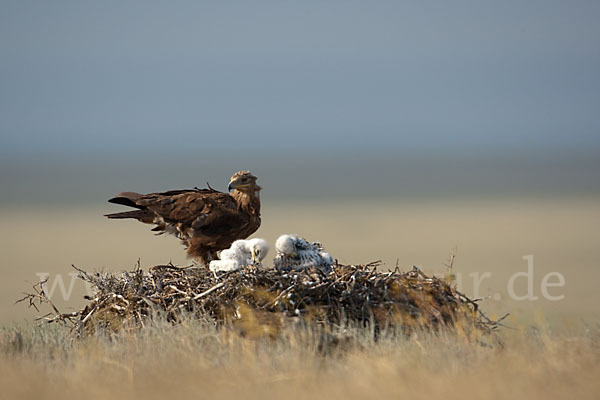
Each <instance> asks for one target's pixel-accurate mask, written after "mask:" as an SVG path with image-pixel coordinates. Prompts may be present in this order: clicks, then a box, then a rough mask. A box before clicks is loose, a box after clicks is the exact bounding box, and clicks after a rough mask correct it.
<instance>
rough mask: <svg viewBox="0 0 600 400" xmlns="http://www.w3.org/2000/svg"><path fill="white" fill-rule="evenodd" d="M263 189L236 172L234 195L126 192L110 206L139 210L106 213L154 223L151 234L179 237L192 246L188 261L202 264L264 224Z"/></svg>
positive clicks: (198, 191)
mask: <svg viewBox="0 0 600 400" xmlns="http://www.w3.org/2000/svg"><path fill="white" fill-rule="evenodd" d="M260 190H261V187H260V186H258V185H257V184H256V176H254V175H252V174H251V173H250V171H239V172H236V173H235V174H233V176H232V177H231V180H230V182H229V192H230V193H222V192H219V191H216V190H214V189H212V188H210V186H209V189H198V188H196V189H190V190H172V191H168V192H164V193H150V194H140V193H134V192H123V193H119V194H117V195H116V196H115V197H113V198H112V199H110V200H108V202H109V203H114V204H121V205H124V206H129V207H134V208H137V210H135V211H126V212H120V213H115V214H107V215H106V217H108V218H111V219H122V218H133V219H137V220H138V221H140V222H143V223H145V224H155V225H156V227H154V228H153V229H152V230H153V231H155V232H159V234H163V233H165V232H168V233H170V234H173V235H175V236H177V237H178V238H179V239H181V241H182V242H183V243H184V244H185V245H186V247H187V254H188V256H189V257H194V258H196V259H197V260H198V261H200V262H201V263H203V264H208V263H209V262H210V260H213V259H216V258H217V251H219V250H223V249H226V248H228V247H229V246H230V245H231V244H232V243H233V242H234V241H236V240H238V239H245V238H247V237H248V236H250V235H251V234H252V233H254V232H256V230H257V229H258V228H259V226H260V196H259V192H260Z"/></svg>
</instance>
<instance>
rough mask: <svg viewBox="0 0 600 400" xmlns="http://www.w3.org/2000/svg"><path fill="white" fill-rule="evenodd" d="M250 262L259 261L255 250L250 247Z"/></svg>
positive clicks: (256, 262) (255, 262)
mask: <svg viewBox="0 0 600 400" xmlns="http://www.w3.org/2000/svg"><path fill="white" fill-rule="evenodd" d="M252 262H253V263H254V264H258V263H259V262H260V260H259V259H258V256H257V255H256V250H254V249H252Z"/></svg>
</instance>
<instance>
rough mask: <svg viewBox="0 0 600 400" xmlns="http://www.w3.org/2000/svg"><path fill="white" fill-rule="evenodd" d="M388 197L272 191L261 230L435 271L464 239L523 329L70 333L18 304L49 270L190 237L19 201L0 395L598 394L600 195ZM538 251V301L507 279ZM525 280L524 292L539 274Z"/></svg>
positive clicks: (4, 292) (465, 261)
mask: <svg viewBox="0 0 600 400" xmlns="http://www.w3.org/2000/svg"><path fill="white" fill-rule="evenodd" d="M379 204H380V207H379V208H377V209H372V208H370V209H369V211H368V212H363V211H362V210H363V209H364V207H363V206H364V204H361V203H360V202H355V203H351V202H347V203H342V204H339V205H337V206H336V207H331V206H330V205H325V204H321V203H314V204H308V205H306V204H305V205H303V206H299V205H298V206H296V205H295V206H293V207H290V205H286V206H283V205H278V204H271V205H269V204H267V205H266V206H265V210H264V214H263V215H264V223H263V226H262V227H261V230H260V231H259V232H258V234H257V236H259V237H264V238H266V239H267V240H268V241H269V242H271V243H272V242H273V241H274V240H275V238H276V237H277V235H278V234H280V233H283V232H296V233H300V234H303V235H306V236H308V237H309V238H311V239H314V240H320V241H322V242H323V243H324V244H325V245H326V246H327V249H328V250H329V251H330V252H331V253H332V254H334V256H336V257H338V258H339V259H340V261H342V262H344V263H365V262H370V261H374V260H376V259H381V260H383V261H384V262H385V263H386V265H387V266H389V267H393V266H395V265H396V263H398V266H399V267H400V268H401V269H409V268H410V267H411V266H412V265H415V264H416V265H419V266H421V267H422V268H423V269H424V270H425V271H426V272H428V273H435V274H440V273H443V272H444V266H443V264H444V262H445V261H446V259H447V258H448V255H449V253H450V251H451V249H452V248H453V247H457V248H458V253H457V254H458V255H457V259H456V261H455V266H454V268H455V273H456V274H457V275H458V276H459V277H460V278H461V279H460V281H459V282H457V283H459V285H460V286H461V287H462V289H463V290H464V291H465V292H466V293H467V294H469V295H471V296H473V295H474V293H473V290H474V287H473V285H472V282H471V281H472V279H471V277H470V275H469V274H472V273H476V272H477V273H480V274H481V273H484V272H489V273H490V274H491V276H490V277H489V278H486V279H485V280H484V281H483V283H482V284H481V285H480V287H479V288H478V290H479V293H478V294H479V295H480V296H490V298H489V299H487V300H484V301H483V303H482V307H483V309H484V310H486V311H487V312H488V314H490V315H491V316H492V317H493V316H499V315H501V314H503V313H505V312H511V313H512V316H511V317H509V319H507V320H506V323H507V325H508V326H510V328H505V329H502V330H501V331H500V332H499V337H500V339H501V341H502V345H499V344H494V342H493V341H492V342H491V343H492V344H493V345H491V346H488V345H483V344H481V343H480V342H479V340H477V338H472V337H471V338H467V337H465V336H464V335H461V333H460V332H461V330H460V329H459V330H457V331H452V332H450V331H446V332H438V333H435V334H433V333H428V332H422V333H420V334H414V335H412V336H409V337H405V336H401V337H398V336H396V337H392V336H385V335H383V336H381V337H380V339H379V340H378V341H376V342H375V341H374V340H373V336H372V333H371V332H369V331H364V330H358V329H349V330H347V331H344V332H335V337H338V338H339V340H337V339H336V340H334V341H333V342H332V341H331V340H330V339H331V338H330V339H328V340H327V341H325V342H324V336H323V335H322V333H320V332H318V331H315V330H311V329H308V328H299V327H294V326H290V327H288V328H287V329H286V330H285V331H284V334H283V335H281V336H280V337H278V338H277V339H275V340H273V339H267V338H263V337H260V336H258V337H251V338H249V337H241V336H240V335H238V334H237V333H236V332H235V331H232V330H230V329H222V330H216V329H215V328H213V327H211V326H210V325H206V324H204V323H201V322H198V321H192V320H189V321H185V322H184V323H182V324H181V325H178V326H171V325H169V324H167V323H165V322H162V321H155V322H153V323H152V324H150V325H149V326H148V327H147V328H146V329H143V330H142V331H138V332H129V333H126V334H122V335H120V336H117V337H105V336H102V335H98V336H94V337H88V338H85V339H83V340H72V338H71V337H70V336H69V335H68V332H67V331H66V330H64V329H61V328H60V327H58V326H52V325H42V326H38V325H37V324H35V323H33V322H31V321H32V320H33V318H34V317H35V316H36V315H39V314H41V313H36V312H35V311H32V310H28V309H26V308H25V306H24V305H22V304H19V305H14V301H15V300H17V299H18V298H19V297H20V296H21V293H22V292H24V291H28V290H29V288H30V286H31V284H32V283H35V282H36V281H37V280H38V279H39V278H38V276H37V275H36V274H37V273H49V274H50V276H51V280H52V277H55V276H56V275H57V274H58V275H61V276H63V277H64V280H65V284H67V289H68V286H69V285H68V284H69V279H70V277H69V276H68V273H69V272H71V271H70V267H69V266H70V264H76V265H77V266H79V267H81V268H84V269H87V270H94V269H96V268H104V269H106V270H111V271H119V270H123V269H131V267H132V266H133V265H134V264H135V263H136V261H137V259H138V258H141V265H142V267H144V268H147V267H149V266H151V265H155V264H160V263H165V262H168V261H173V262H174V263H177V264H180V265H186V263H188V261H187V260H185V258H184V252H183V250H182V247H181V246H180V245H179V244H178V243H177V241H176V240H174V239H173V238H169V237H153V236H152V235H151V233H150V232H148V229H147V227H145V226H141V225H140V224H136V223H128V222H115V221H107V220H105V219H103V218H102V217H101V214H102V213H103V212H107V211H111V209H110V207H109V206H108V205H106V206H105V205H99V206H86V207H80V208H74V209H64V208H63V209H55V210H51V209H44V210H43V211H40V210H39V209H37V210H36V209H34V208H27V207H23V208H18V207H13V208H11V209H3V210H1V211H0V220H2V222H3V224H6V226H10V227H11V229H10V230H9V229H3V230H2V231H1V232H0V243H2V264H1V265H0V272H1V274H2V278H3V279H2V281H0V327H2V328H0V329H1V333H0V388H1V389H0V399H5V398H6V399H16V398H34V397H37V398H39V397H41V398H56V399H71V398H78V399H80V398H99V399H104V398H130V399H131V398H145V399H153V398H165V397H167V398H211V399H212V398H215V399H218V398H223V399H237V398H249V399H253V398H256V399H269V398H278V399H281V398H286V399H294V398H298V399H300V398H309V397H318V398H399V397H410V398H413V399H421V398H422V399H432V398H440V397H443V398H446V399H455V398H456V399H464V398H477V399H479V398H486V399H495V398H497V399H505V398H509V397H513V398H544V399H553V398H557V399H560V398H567V397H569V398H577V399H587V398H589V399H595V398H598V395H599V394H600V384H599V383H598V379H597V377H598V376H600V323H599V321H600V319H599V318H598V316H599V313H600V310H599V308H598V304H600V295H599V294H598V290H597V282H598V281H600V269H598V260H599V259H600V250H599V247H598V238H599V237H600V224H599V223H598V222H600V206H599V204H600V203H599V202H598V201H597V199H595V198H584V199H579V198H572V199H553V200H539V199H537V200H519V201H516V200H512V201H511V200H498V201H493V200H490V201H478V202H473V203H466V202H458V201H456V202H452V201H449V202H444V203H443V204H442V203H441V202H438V203H435V202H433V203H416V202H415V203H407V204H395V203H393V202H391V201H390V202H387V203H386V202H380V203H379ZM290 210H292V211H290ZM529 254H532V255H534V259H535V265H534V276H533V289H534V294H535V295H536V296H537V297H538V300H536V301H531V300H519V301H517V300H515V299H511V298H510V296H508V292H507V281H508V280H509V278H510V276H511V275H512V274H514V273H517V272H524V271H526V270H527V263H526V261H525V260H523V258H522V257H523V256H526V255H529ZM270 256H272V255H270ZM270 256H269V258H270ZM269 258H268V259H269ZM549 272H560V273H561V274H563V275H564V278H565V285H564V286H561V287H552V288H551V293H552V294H553V295H564V296H565V297H564V298H563V299H561V300H559V301H549V300H546V299H544V298H543V296H542V295H541V292H540V282H541V280H542V278H543V277H544V275H545V274H547V273H549ZM80 285H81V284H80V283H78V282H75V283H74V286H73V292H72V293H71V296H69V298H67V299H63V298H62V295H61V291H60V288H58V287H57V288H56V290H55V294H54V296H53V300H54V301H55V302H56V303H57V304H58V305H59V307H60V308H61V311H70V310H72V309H77V308H79V307H80V306H81V305H82V304H84V300H83V299H82V295H83V294H84V293H85V288H84V287H82V286H80ZM515 291H516V292H517V293H519V294H523V293H525V292H526V291H527V285H526V282H525V281H519V282H517V283H516V286H515ZM494 295H500V298H498V297H496V298H495V297H494ZM484 342H485V343H490V341H489V340H485V341H484ZM324 343H325V346H324ZM331 343H337V345H330V344H331Z"/></svg>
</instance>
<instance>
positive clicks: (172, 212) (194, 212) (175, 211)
mask: <svg viewBox="0 0 600 400" xmlns="http://www.w3.org/2000/svg"><path fill="white" fill-rule="evenodd" d="M135 203H136V204H137V205H138V206H141V207H144V208H146V209H148V210H151V211H152V212H153V213H154V214H155V215H156V216H157V217H159V220H163V221H164V223H165V224H166V225H174V226H176V227H177V228H178V230H179V231H180V232H181V233H182V234H183V235H184V236H192V233H191V232H190V230H193V231H197V232H199V233H202V234H203V235H207V236H212V235H221V234H224V233H227V232H229V231H230V230H232V229H234V228H235V227H236V226H238V225H240V224H242V223H243V222H244V218H243V216H242V215H241V214H240V213H239V211H238V208H237V204H236V202H235V200H234V199H233V198H232V197H231V196H230V195H229V194H227V193H222V192H218V191H216V190H210V189H201V190H198V189H196V190H187V191H179V190H178V191H171V192H164V193H153V194H148V195H144V196H142V197H141V198H139V199H138V200H137V201H136V202H135Z"/></svg>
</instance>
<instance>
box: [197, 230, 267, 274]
mask: <svg viewBox="0 0 600 400" xmlns="http://www.w3.org/2000/svg"><path fill="white" fill-rule="evenodd" d="M268 252H269V245H268V244H267V241H266V240H264V239H259V238H254V239H250V240H243V239H240V240H236V241H235V242H233V243H232V244H231V247H230V248H228V249H226V250H223V251H222V252H221V254H219V258H220V260H213V261H211V262H210V265H209V269H210V270H211V271H235V270H237V269H240V268H241V267H243V266H245V265H252V264H260V262H261V261H262V260H263V259H264V258H265V256H266V255H267V253H268Z"/></svg>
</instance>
